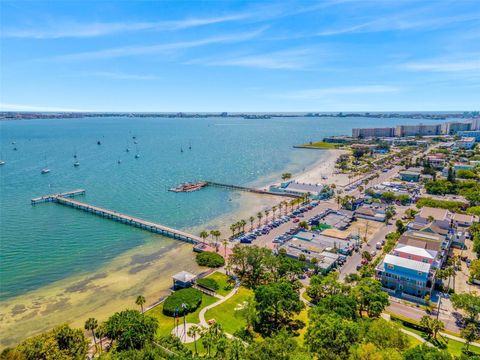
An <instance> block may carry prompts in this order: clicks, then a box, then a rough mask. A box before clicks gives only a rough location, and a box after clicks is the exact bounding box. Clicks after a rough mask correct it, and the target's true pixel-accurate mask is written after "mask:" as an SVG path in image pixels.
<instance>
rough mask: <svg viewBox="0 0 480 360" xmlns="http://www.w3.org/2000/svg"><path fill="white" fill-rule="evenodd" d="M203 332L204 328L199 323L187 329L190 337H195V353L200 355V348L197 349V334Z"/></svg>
mask: <svg viewBox="0 0 480 360" xmlns="http://www.w3.org/2000/svg"><path fill="white" fill-rule="evenodd" d="M201 332H202V328H201V327H200V326H198V325H192V326H190V328H189V329H188V331H187V335H188V336H189V337H192V338H193V343H194V346H195V355H197V356H198V350H197V336H198V335H200V334H201Z"/></svg>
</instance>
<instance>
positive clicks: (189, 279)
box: [172, 271, 197, 289]
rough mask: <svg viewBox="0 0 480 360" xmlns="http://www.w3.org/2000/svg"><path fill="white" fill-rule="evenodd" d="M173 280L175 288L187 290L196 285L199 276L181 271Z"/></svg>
mask: <svg viewBox="0 0 480 360" xmlns="http://www.w3.org/2000/svg"><path fill="white" fill-rule="evenodd" d="M172 279H173V288H174V289H179V288H182V289H183V288H187V287H190V286H192V285H193V284H194V282H195V281H196V280H197V275H195V274H192V273H189V272H188V271H180V272H179V273H177V274H175V275H173V276H172Z"/></svg>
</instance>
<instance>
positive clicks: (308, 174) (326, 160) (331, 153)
mask: <svg viewBox="0 0 480 360" xmlns="http://www.w3.org/2000/svg"><path fill="white" fill-rule="evenodd" d="M311 151H319V152H320V151H322V152H326V154H327V155H326V156H325V157H322V158H321V159H320V160H319V161H317V162H316V163H315V164H314V165H313V166H312V167H311V168H310V169H307V170H306V171H305V172H303V173H301V174H298V175H295V174H293V180H295V181H298V182H301V183H307V184H328V185H330V184H335V185H337V186H345V185H346V184H348V183H349V178H348V175H347V174H341V173H338V174H337V173H336V172H337V170H336V169H335V164H336V161H337V159H338V157H339V156H340V155H342V154H347V153H348V151H346V150H311Z"/></svg>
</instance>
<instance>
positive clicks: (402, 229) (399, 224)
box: [395, 220, 407, 234]
mask: <svg viewBox="0 0 480 360" xmlns="http://www.w3.org/2000/svg"><path fill="white" fill-rule="evenodd" d="M395 226H396V228H397V233H399V234H403V233H404V232H405V231H406V230H407V228H406V227H405V225H404V224H403V221H402V220H397V221H396V222H395Z"/></svg>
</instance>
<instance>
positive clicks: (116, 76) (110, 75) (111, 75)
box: [83, 71, 161, 80]
mask: <svg viewBox="0 0 480 360" xmlns="http://www.w3.org/2000/svg"><path fill="white" fill-rule="evenodd" d="M83 76H95V77H102V78H105V79H112V80H159V79H161V77H159V76H155V75H141V74H128V73H120V72H110V71H95V72H90V73H85V74H83Z"/></svg>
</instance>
